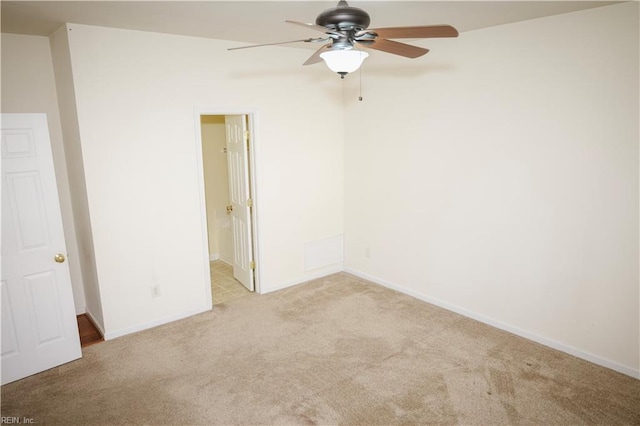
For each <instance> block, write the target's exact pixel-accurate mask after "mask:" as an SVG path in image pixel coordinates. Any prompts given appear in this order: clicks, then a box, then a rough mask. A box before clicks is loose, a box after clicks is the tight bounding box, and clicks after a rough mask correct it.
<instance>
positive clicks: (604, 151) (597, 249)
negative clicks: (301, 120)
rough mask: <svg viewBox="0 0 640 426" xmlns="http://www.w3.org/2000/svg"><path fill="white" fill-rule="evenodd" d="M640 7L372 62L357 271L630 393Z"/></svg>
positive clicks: (472, 37) (352, 128)
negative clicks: (531, 343) (581, 362)
mask: <svg viewBox="0 0 640 426" xmlns="http://www.w3.org/2000/svg"><path fill="white" fill-rule="evenodd" d="M638 6H639V5H638V3H625V4H620V5H614V6H608V7H604V8H596V9H591V10H587V11H583V12H577V13H570V14H565V15H559V16H555V17H549V18H543V19H536V20H532V21H527V22H521V23H516V24H511V25H504V26H499V27H494V28H488V29H484V30H478V31H473V32H469V33H462V34H461V35H460V38H458V39H455V40H430V41H428V42H426V41H425V42H423V43H421V44H423V45H424V46H425V47H429V48H430V49H431V52H430V53H429V54H428V56H426V57H425V58H424V59H420V60H416V61H413V62H410V61H407V60H403V59H402V58H395V57H391V56H390V55H375V56H374V55H372V57H371V58H369V59H367V61H369V62H368V64H366V66H367V67H368V68H367V67H365V70H364V76H365V80H364V90H365V100H364V102H357V101H356V99H357V89H358V88H357V84H356V83H357V82H354V81H351V86H350V92H349V93H348V94H347V96H346V99H347V112H346V114H345V115H346V116H347V117H349V119H348V120H347V122H346V126H347V127H346V138H345V200H346V202H345V240H346V260H345V265H346V266H347V269H348V270H350V271H353V272H355V273H357V274H359V275H362V276H367V277H370V278H373V279H374V280H377V281H378V282H381V283H385V284H387V285H390V286H394V287H396V288H400V289H402V290H403V291H405V292H408V293H410V294H414V295H416V296H418V297H421V298H423V299H425V300H429V301H432V302H435V303H437V304H440V305H442V306H445V307H447V308H449V309H453V310H457V311H458V312H462V313H464V314H466V315H469V316H471V317H474V318H477V319H480V320H482V321H485V322H488V323H490V324H494V325H497V326H499V327H502V328H505V329H507V330H510V331H513V332H516V333H518V334H521V335H523V336H526V337H529V338H532V339H534V340H538V341H541V342H543V343H545V344H548V345H551V346H554V347H557V348H559V349H561V350H565V351H567V352H570V353H574V354H576V355H578V356H581V357H583V358H586V359H590V360H592V361H595V362H598V363H600V364H602V365H606V366H609V367H611V368H615V369H617V370H619V371H622V372H625V373H627V374H631V375H635V376H636V377H637V376H638V374H639V370H640V360H639V353H638V351H639V347H640V342H639V336H640V330H639V318H640V311H639V306H638V305H639V299H640V295H639V278H638V270H639V264H638V263H639V262H638V260H639V253H638V233H639V229H638V223H639V212H638V201H639V200H638V194H639V186H638V175H639V173H638V172H639V142H638V141H639V135H638V132H639V130H638V129H639V116H640V114H639V111H638V105H639V99H638V97H639V87H638V75H639V70H638V51H639V49H638ZM379 123H384V125H380V124H379Z"/></svg>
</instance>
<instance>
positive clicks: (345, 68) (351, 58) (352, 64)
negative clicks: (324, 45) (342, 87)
mask: <svg viewBox="0 0 640 426" xmlns="http://www.w3.org/2000/svg"><path fill="white" fill-rule="evenodd" d="M368 56H369V54H368V53H367V52H363V51H362V50H356V49H350V50H329V51H327V52H324V53H321V54H320V57H321V58H322V59H323V60H324V62H325V63H326V64H327V67H329V69H330V70H331V71H333V72H337V73H338V74H341V75H344V74H348V73H350V72H354V71H355V70H357V69H358V68H360V66H361V65H362V62H363V61H364V60H365V59H366V58H367V57H368Z"/></svg>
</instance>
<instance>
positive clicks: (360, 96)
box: [358, 67, 362, 102]
mask: <svg viewBox="0 0 640 426" xmlns="http://www.w3.org/2000/svg"><path fill="white" fill-rule="evenodd" d="M358 100H359V101H360V102H362V67H360V95H359V96H358Z"/></svg>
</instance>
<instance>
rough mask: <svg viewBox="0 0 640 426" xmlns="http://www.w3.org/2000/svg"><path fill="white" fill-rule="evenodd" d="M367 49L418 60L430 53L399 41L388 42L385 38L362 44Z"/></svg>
mask: <svg viewBox="0 0 640 426" xmlns="http://www.w3.org/2000/svg"><path fill="white" fill-rule="evenodd" d="M362 45H363V46H364V47H366V48H367V49H375V50H381V51H383V52H387V53H393V54H394V55H400V56H404V57H405V58H417V57H419V56H422V55H424V54H425V53H427V52H428V51H429V49H425V48H423V47H418V46H412V45H410V44H406V43H398V42H397V41H391V40H387V39H385V38H377V39H375V40H374V41H373V42H367V43H362Z"/></svg>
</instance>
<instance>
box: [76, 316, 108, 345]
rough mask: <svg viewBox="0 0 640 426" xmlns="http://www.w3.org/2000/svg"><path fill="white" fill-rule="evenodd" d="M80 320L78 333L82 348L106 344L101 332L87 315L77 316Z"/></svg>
mask: <svg viewBox="0 0 640 426" xmlns="http://www.w3.org/2000/svg"><path fill="white" fill-rule="evenodd" d="M77 319H78V332H79V333H80V346H81V347H83V348H84V347H85V346H89V345H93V344H95V343H100V342H104V338H103V337H102V334H100V330H99V329H98V327H96V325H95V324H94V323H93V321H92V320H91V317H89V315H87V314H81V315H78V316H77Z"/></svg>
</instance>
